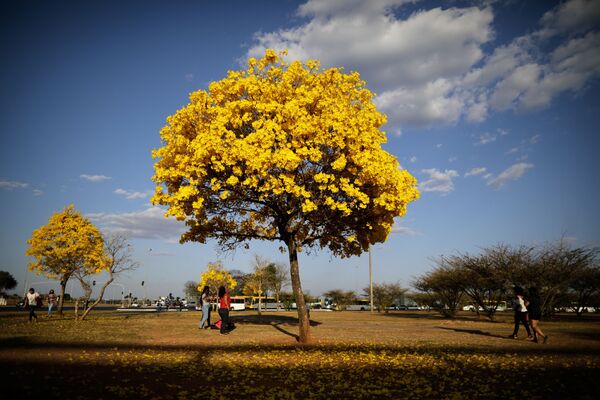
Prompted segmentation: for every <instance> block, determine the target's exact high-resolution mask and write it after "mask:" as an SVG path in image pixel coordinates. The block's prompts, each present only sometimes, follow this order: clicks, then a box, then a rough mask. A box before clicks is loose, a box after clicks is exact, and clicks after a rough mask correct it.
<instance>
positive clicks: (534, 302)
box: [527, 286, 548, 343]
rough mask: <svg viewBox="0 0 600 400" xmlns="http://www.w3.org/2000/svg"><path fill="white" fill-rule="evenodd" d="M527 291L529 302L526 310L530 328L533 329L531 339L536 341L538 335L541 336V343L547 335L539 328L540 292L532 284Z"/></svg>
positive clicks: (540, 312) (540, 311)
mask: <svg viewBox="0 0 600 400" xmlns="http://www.w3.org/2000/svg"><path fill="white" fill-rule="evenodd" d="M528 292H529V304H528V305H527V310H528V312H529V322H530V323H531V329H532V330H533V339H532V341H533V342H535V343H537V342H538V336H539V337H541V338H542V343H546V342H547V341H548V335H545V334H544V332H542V330H541V329H540V325H539V323H540V319H541V318H542V306H541V301H540V294H539V292H538V290H537V288H536V287H535V286H532V287H530V288H529V290H528Z"/></svg>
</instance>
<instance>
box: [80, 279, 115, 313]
mask: <svg viewBox="0 0 600 400" xmlns="http://www.w3.org/2000/svg"><path fill="white" fill-rule="evenodd" d="M112 281H113V278H112V275H111V278H110V279H109V280H107V281H106V283H104V285H103V286H102V288H101V289H100V293H99V294H98V298H97V299H96V301H94V302H93V303H92V305H91V306H89V308H88V309H86V310H85V311H84V313H83V314H82V315H81V320H82V321H83V320H84V319H85V317H87V315H88V314H89V313H90V311H92V308H94V307H96V306H97V305H98V304H99V303H100V302H101V301H102V298H103V297H104V291H105V290H106V288H107V287H108V285H110V284H111V283H112Z"/></svg>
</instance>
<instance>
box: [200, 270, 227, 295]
mask: <svg viewBox="0 0 600 400" xmlns="http://www.w3.org/2000/svg"><path fill="white" fill-rule="evenodd" d="M204 286H208V287H209V288H210V292H211V293H212V294H213V295H215V294H217V291H218V289H219V286H225V287H226V288H227V289H228V290H229V289H233V288H234V287H236V286H237V282H236V281H235V279H233V277H232V276H231V274H230V273H229V272H228V271H225V268H224V267H223V264H222V263H221V262H214V263H208V267H207V269H206V271H204V272H203V273H202V274H200V282H199V283H198V292H202V290H203V289H204Z"/></svg>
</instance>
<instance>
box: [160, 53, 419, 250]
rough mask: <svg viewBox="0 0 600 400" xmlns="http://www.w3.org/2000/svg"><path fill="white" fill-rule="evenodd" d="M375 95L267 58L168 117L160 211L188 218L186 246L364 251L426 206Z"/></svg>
mask: <svg viewBox="0 0 600 400" xmlns="http://www.w3.org/2000/svg"><path fill="white" fill-rule="evenodd" d="M372 97H373V95H372V94H371V92H370V91H369V90H368V89H367V88H366V87H365V83H364V82H363V81H362V80H361V79H360V76H359V74H358V73H356V72H353V73H350V74H345V73H343V72H342V71H341V69H339V68H331V69H326V70H321V69H320V66H319V62H318V61H316V60H312V61H308V62H306V63H302V62H299V61H293V62H291V63H288V62H286V61H285V60H284V59H283V57H282V55H281V54H277V53H276V52H274V51H273V50H267V51H266V53H265V56H264V57H263V58H262V59H260V60H257V59H250V60H249V61H248V68H247V69H246V70H242V71H229V73H228V74H227V77H226V78H225V79H223V80H221V81H218V82H213V83H211V84H210V85H209V88H208V90H207V91H204V90H199V91H197V92H194V93H192V94H191V95H190V103H189V104H188V105H187V106H185V107H183V108H182V109H180V110H179V111H177V112H176V113H175V114H174V115H172V116H170V117H168V119H167V125H166V126H165V127H164V128H163V129H162V130H161V132H160V134H161V138H162V141H163V143H164V146H163V147H161V148H159V149H156V150H154V151H153V157H154V158H155V159H157V161H156V163H155V175H154V177H153V180H154V181H155V182H156V183H157V187H156V192H155V195H154V197H153V202H154V203H155V204H161V205H166V206H168V210H167V212H166V216H174V217H176V218H177V219H179V220H187V223H188V226H189V227H190V230H189V232H188V233H187V234H185V235H184V237H183V238H182V240H197V241H200V242H203V241H205V239H206V238H207V237H210V236H217V237H224V236H228V235H229V236H236V235H237V236H238V237H248V238H259V239H280V238H281V237H282V235H284V233H289V234H291V235H293V236H294V237H295V238H296V239H297V241H298V243H305V244H307V243H309V242H310V240H311V238H313V237H318V240H319V242H320V245H321V246H329V247H330V248H331V249H332V250H334V252H339V253H340V254H342V253H344V254H346V255H348V254H358V253H360V251H361V247H362V249H365V248H366V246H367V245H368V243H372V242H375V241H382V240H385V238H386V237H387V235H388V233H389V232H390V230H391V226H392V224H393V219H394V217H397V216H402V215H403V214H404V213H405V212H406V205H407V204H408V203H409V202H411V201H413V200H415V199H417V198H418V197H419V192H418V190H417V182H416V180H415V178H414V177H413V176H412V175H410V174H409V173H408V171H406V170H403V169H401V168H400V165H399V164H398V162H397V160H396V159H395V158H394V157H393V156H392V155H391V154H389V153H387V152H386V151H384V150H383V149H382V148H381V145H382V144H383V143H385V142H386V136H385V133H384V132H382V131H380V130H379V128H380V127H381V126H382V125H383V124H384V123H385V122H386V119H385V116H384V115H382V114H381V113H379V112H378V111H377V110H376V108H375V105H374V104H373V102H372ZM258 215H260V217H258ZM282 225H284V226H285V227H282ZM367 225H369V226H370V228H368V227H367ZM282 229H284V230H286V232H282ZM350 236H353V237H355V238H357V239H358V240H356V241H348V240H346V238H348V237H350Z"/></svg>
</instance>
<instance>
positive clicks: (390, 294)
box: [363, 283, 406, 314]
mask: <svg viewBox="0 0 600 400" xmlns="http://www.w3.org/2000/svg"><path fill="white" fill-rule="evenodd" d="M363 291H364V292H365V293H370V288H369V287H366V288H364V289H363ZM404 293H406V289H403V288H402V286H400V284H399V283H374V284H373V303H374V305H375V308H376V309H377V312H381V311H384V312H385V313H386V314H387V312H388V311H389V310H388V309H389V307H390V306H391V305H392V304H394V302H395V301H396V300H398V299H399V298H400V297H402V295H403V294H404Z"/></svg>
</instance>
